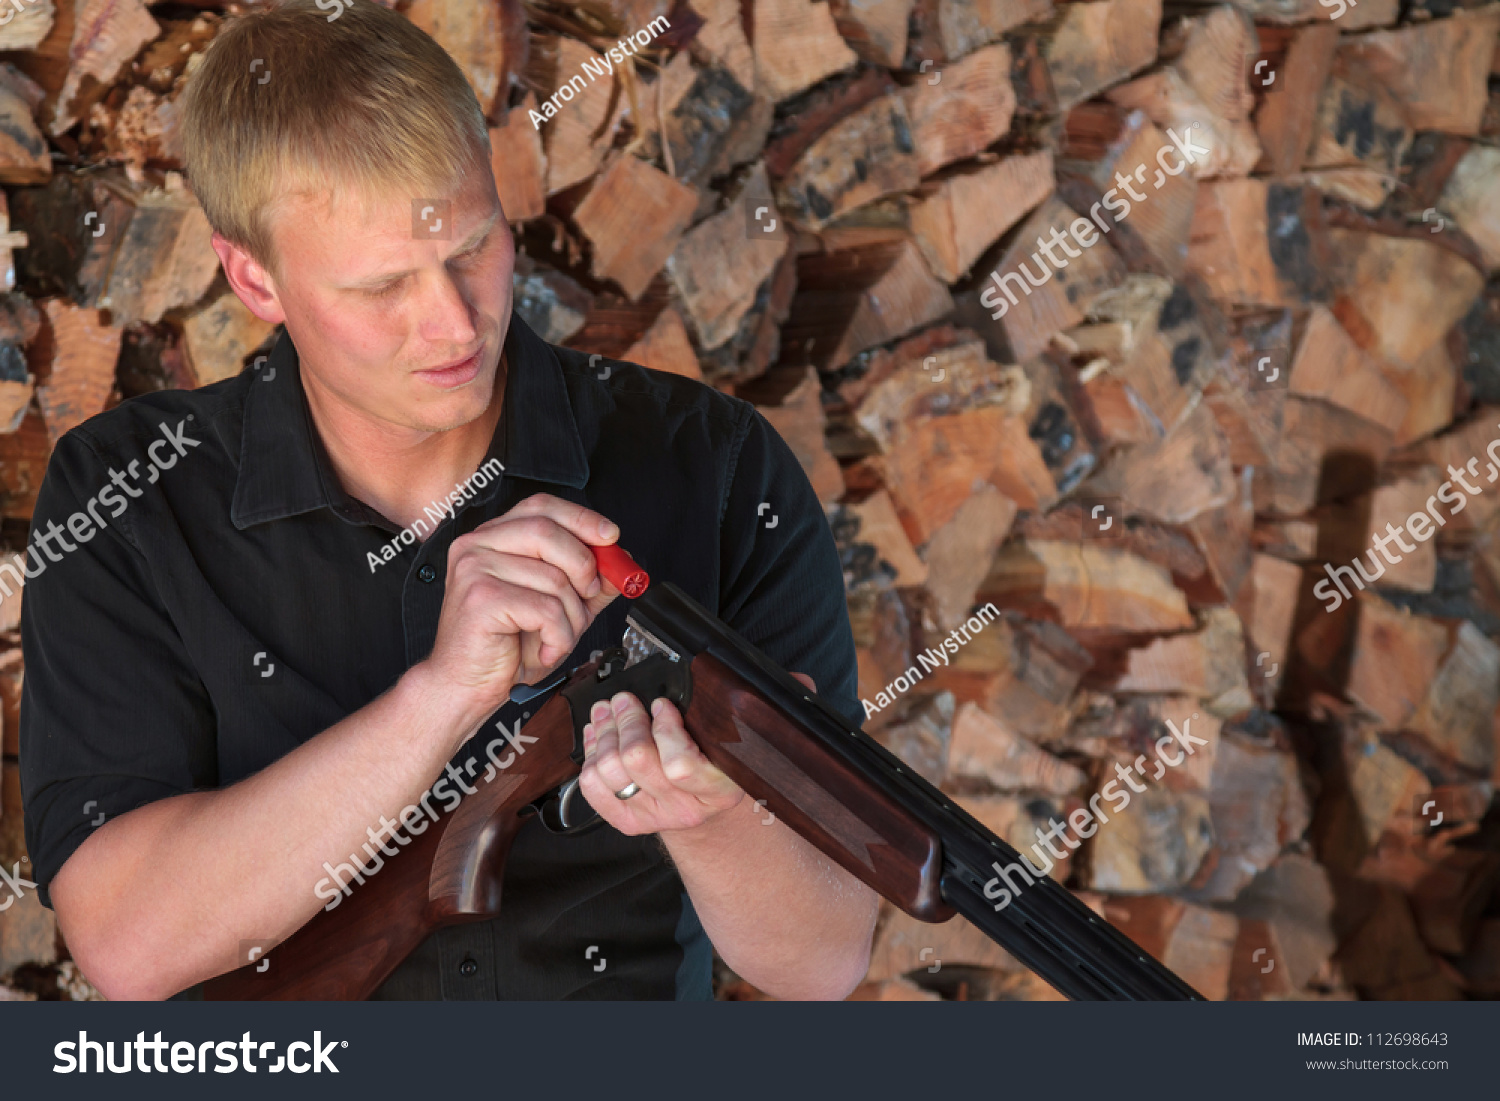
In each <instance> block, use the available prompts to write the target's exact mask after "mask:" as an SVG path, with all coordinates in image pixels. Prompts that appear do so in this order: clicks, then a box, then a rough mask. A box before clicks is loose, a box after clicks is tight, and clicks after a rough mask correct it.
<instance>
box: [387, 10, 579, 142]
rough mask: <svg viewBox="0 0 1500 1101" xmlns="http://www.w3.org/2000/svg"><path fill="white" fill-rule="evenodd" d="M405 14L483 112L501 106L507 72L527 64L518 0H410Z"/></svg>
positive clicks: (524, 18) (521, 12)
mask: <svg viewBox="0 0 1500 1101" xmlns="http://www.w3.org/2000/svg"><path fill="white" fill-rule="evenodd" d="M406 18H407V19H409V20H411V22H412V23H413V25H415V26H417V27H419V28H421V29H422V30H423V31H425V32H426V33H427V34H428V35H429V36H430V37H431V38H433V39H434V40H435V41H436V42H437V44H438V45H439V46H441V47H443V49H444V50H446V51H448V56H450V57H451V58H453V60H454V61H455V62H457V64H458V67H459V68H460V69H462V70H463V74H464V76H465V77H467V78H468V81H469V86H470V87H472V88H473V89H474V95H475V96H477V97H478V99H479V108H480V110H482V111H483V112H484V113H485V115H486V116H491V115H493V114H494V113H495V110H496V108H497V107H502V106H504V101H503V96H504V94H505V93H506V92H507V91H508V90H509V87H510V74H511V73H513V72H519V71H520V70H521V69H522V68H524V67H525V64H526V46H527V42H528V40H529V39H528V36H527V33H526V15H525V11H524V9H523V8H522V6H521V4H520V3H519V2H518V0H467V2H465V3H462V4H454V3H448V2H445V0H412V4H411V6H410V7H409V8H407V9H406ZM569 75H571V74H569Z"/></svg>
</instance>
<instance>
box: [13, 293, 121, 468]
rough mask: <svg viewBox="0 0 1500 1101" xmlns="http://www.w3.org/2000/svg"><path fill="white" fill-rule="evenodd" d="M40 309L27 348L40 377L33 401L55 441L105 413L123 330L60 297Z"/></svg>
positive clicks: (100, 313)
mask: <svg viewBox="0 0 1500 1101" xmlns="http://www.w3.org/2000/svg"><path fill="white" fill-rule="evenodd" d="M42 312H43V314H44V315H45V317H46V321H45V323H44V324H43V326H42V331H41V333H40V334H39V335H38V338H37V341H36V343H35V344H34V345H33V346H32V348H31V349H29V350H28V351H29V354H31V355H32V356H34V357H35V358H34V360H33V362H34V363H37V364H38V369H37V370H36V372H35V373H36V374H37V375H38V376H42V377H44V381H43V382H42V383H41V385H39V386H38V387H37V390H36V400H37V406H38V407H39V408H40V409H41V411H42V417H43V418H44V419H45V421H46V424H47V437H48V439H49V440H50V441H51V443H52V444H54V445H55V444H56V443H57V441H58V439H59V438H61V437H62V435H63V433H65V432H67V431H68V430H69V429H72V428H75V427H77V426H78V425H80V424H82V423H83V422H84V421H86V420H88V419H89V418H90V417H92V416H94V415H95V414H96V413H100V412H103V410H104V406H105V403H106V402H107V401H108V400H109V395H110V391H111V390H112V389H113V388H114V384H115V363H116V362H117V361H118V360H119V358H120V336H121V333H122V331H123V329H122V326H120V325H111V324H110V323H109V322H108V321H107V320H106V318H105V315H104V312H103V311H101V310H90V309H85V308H83V307H80V306H74V305H72V304H70V303H68V302H65V301H63V300H61V299H56V298H52V299H48V300H47V301H46V302H43V303H42ZM43 363H44V364H46V367H45V368H42V367H40V364H43Z"/></svg>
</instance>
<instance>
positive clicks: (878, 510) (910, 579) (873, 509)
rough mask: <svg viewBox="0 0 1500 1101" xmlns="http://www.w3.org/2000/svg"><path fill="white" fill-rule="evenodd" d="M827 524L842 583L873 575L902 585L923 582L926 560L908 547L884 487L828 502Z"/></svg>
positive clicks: (846, 584)
mask: <svg viewBox="0 0 1500 1101" xmlns="http://www.w3.org/2000/svg"><path fill="white" fill-rule="evenodd" d="M829 527H830V528H832V530H833V537H834V542H835V543H837V544H838V547H839V557H840V560H841V561H842V562H843V564H844V584H845V586H846V587H849V588H852V587H854V586H855V585H858V584H861V583H863V582H866V581H869V580H871V579H872V578H875V577H883V578H885V579H886V580H887V581H889V582H890V583H891V584H892V585H899V586H903V587H913V586H917V585H921V584H923V583H925V582H926V580H927V563H925V562H923V561H922V559H921V558H920V557H918V555H917V552H916V550H915V549H914V548H913V547H912V545H911V540H910V539H909V538H907V535H906V530H905V529H904V528H902V526H901V520H900V518H899V517H898V516H897V515H896V506H895V504H893V503H892V501H891V495H890V494H889V493H887V492H886V491H885V490H880V491H878V492H876V493H874V494H872V495H871V496H869V497H867V498H866V499H865V500H863V501H861V502H859V503H857V504H855V503H846V504H839V505H831V506H829Z"/></svg>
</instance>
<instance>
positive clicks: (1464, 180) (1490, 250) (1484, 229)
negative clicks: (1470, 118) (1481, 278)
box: [1440, 145, 1500, 272]
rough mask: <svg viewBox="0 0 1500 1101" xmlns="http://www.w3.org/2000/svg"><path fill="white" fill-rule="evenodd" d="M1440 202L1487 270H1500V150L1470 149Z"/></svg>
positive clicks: (1486, 146)
mask: <svg viewBox="0 0 1500 1101" xmlns="http://www.w3.org/2000/svg"><path fill="white" fill-rule="evenodd" d="M1440 202H1441V206H1442V209H1443V210H1444V211H1446V212H1448V213H1449V214H1451V215H1452V216H1453V219H1454V221H1456V222H1457V223H1458V227H1459V228H1460V229H1462V230H1463V231H1464V232H1465V233H1467V234H1468V235H1469V236H1470V237H1471V238H1473V240H1474V243H1475V244H1476V245H1478V246H1479V251H1480V253H1481V254H1482V255H1483V256H1484V263H1485V267H1486V268H1487V269H1488V270H1489V271H1490V272H1494V271H1495V269H1497V268H1500V149H1496V148H1494V147H1493V146H1488V145H1476V146H1474V147H1473V148H1472V149H1470V150H1469V152H1468V153H1466V154H1465V155H1464V156H1463V158H1462V159H1461V160H1460V161H1459V162H1458V164H1457V165H1456V166H1455V167H1454V169H1453V173H1452V175H1451V176H1449V177H1448V183H1447V186H1446V187H1444V188H1443V195H1442V199H1441V200H1440Z"/></svg>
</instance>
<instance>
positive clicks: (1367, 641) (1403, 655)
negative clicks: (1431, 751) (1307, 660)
mask: <svg viewBox="0 0 1500 1101" xmlns="http://www.w3.org/2000/svg"><path fill="white" fill-rule="evenodd" d="M1371 553H1373V552H1371ZM1367 568H1368V567H1367ZM1371 572H1373V569H1372V570H1371ZM1356 584H1357V583H1353V582H1351V583H1350V585H1349V588H1351V589H1353V588H1355V587H1356ZM1358 606H1359V625H1358V627H1357V628H1356V631H1355V636H1354V643H1353V652H1352V656H1351V658H1350V664H1349V684H1348V689H1347V690H1348V695H1349V698H1350V699H1351V700H1353V701H1354V702H1355V703H1357V704H1358V705H1359V706H1360V707H1362V708H1364V709H1365V710H1366V711H1368V712H1369V713H1370V714H1372V715H1374V716H1375V717H1376V718H1377V719H1378V720H1379V723H1380V726H1381V728H1382V729H1385V730H1396V729H1399V728H1401V727H1402V726H1404V725H1405V724H1406V722H1407V720H1408V719H1409V718H1410V717H1411V716H1412V715H1413V714H1414V713H1415V712H1416V710H1417V708H1418V707H1420V706H1421V705H1422V701H1423V700H1424V699H1425V698H1426V696H1427V690H1428V686H1429V685H1431V684H1432V682H1433V679H1434V678H1435V677H1436V676H1437V672H1438V670H1439V669H1440V668H1441V667H1442V663H1443V658H1444V655H1446V654H1447V652H1448V647H1449V634H1448V629H1447V628H1446V627H1444V626H1443V625H1442V624H1441V623H1438V622H1436V621H1434V620H1432V619H1429V618H1427V617H1425V616H1415V615H1412V614H1411V613H1410V612H1408V611H1406V610H1405V609H1400V608H1395V607H1392V606H1391V605H1390V604H1388V603H1386V602H1385V601H1384V600H1382V599H1380V598H1379V597H1377V596H1375V595H1373V594H1371V593H1368V592H1364V593H1359V594H1358Z"/></svg>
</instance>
